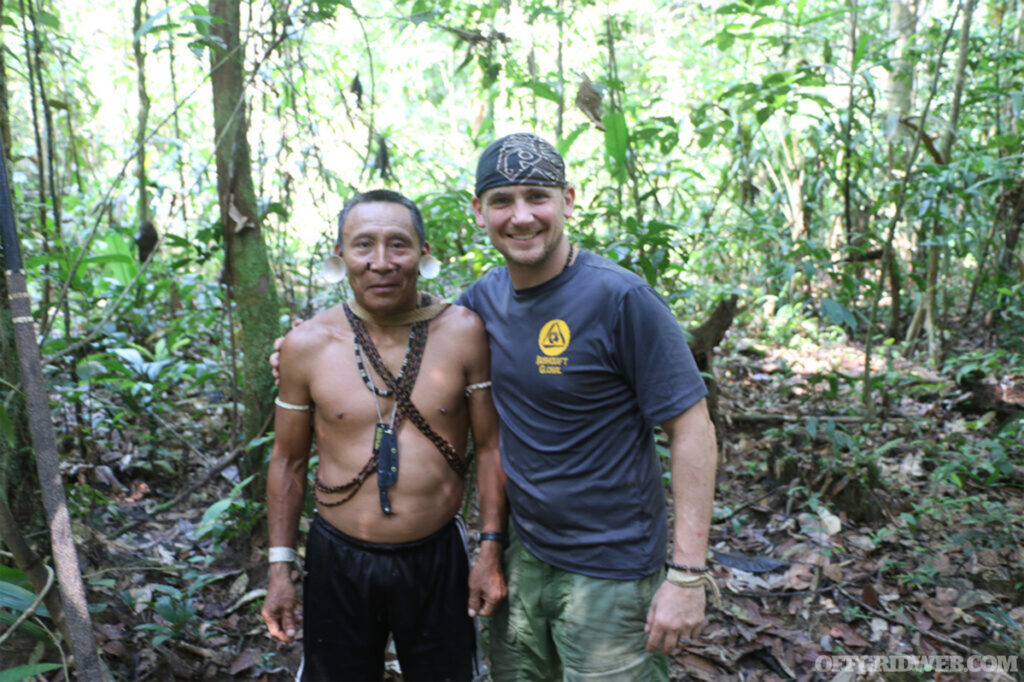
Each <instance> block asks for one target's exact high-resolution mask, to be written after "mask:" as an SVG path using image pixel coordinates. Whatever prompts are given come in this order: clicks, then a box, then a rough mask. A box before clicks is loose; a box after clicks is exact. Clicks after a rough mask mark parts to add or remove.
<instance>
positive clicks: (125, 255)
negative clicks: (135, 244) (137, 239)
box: [93, 232, 139, 286]
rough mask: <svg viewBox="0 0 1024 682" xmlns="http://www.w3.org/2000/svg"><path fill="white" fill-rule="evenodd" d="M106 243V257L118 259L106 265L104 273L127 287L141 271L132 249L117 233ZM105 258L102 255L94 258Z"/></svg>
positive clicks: (107, 239)
mask: <svg viewBox="0 0 1024 682" xmlns="http://www.w3.org/2000/svg"><path fill="white" fill-rule="evenodd" d="M106 241H107V253H106V254H105V255H106V256H116V258H114V259H112V260H111V261H109V262H107V263H106V267H105V268H104V273H105V274H106V275H107V276H108V277H113V278H114V279H116V280H117V281H118V282H120V283H121V285H122V286H127V285H128V283H129V282H131V281H132V278H133V277H135V273H136V272H138V269H139V268H138V266H137V265H136V264H135V259H134V258H133V257H132V248H131V246H129V244H128V240H127V239H125V238H124V237H123V236H122V235H121V234H119V233H117V232H114V233H111V234H108V235H107V236H106ZM103 257H104V256H102V255H100V256H93V258H103ZM100 262H103V261H100Z"/></svg>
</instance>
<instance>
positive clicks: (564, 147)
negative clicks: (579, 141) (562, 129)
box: [555, 123, 590, 156]
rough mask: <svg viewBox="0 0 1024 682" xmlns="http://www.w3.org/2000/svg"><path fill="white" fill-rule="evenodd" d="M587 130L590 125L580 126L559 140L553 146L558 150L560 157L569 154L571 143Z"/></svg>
mask: <svg viewBox="0 0 1024 682" xmlns="http://www.w3.org/2000/svg"><path fill="white" fill-rule="evenodd" d="M589 128H590V125H589V124H586V123H585V124H583V125H581V126H577V128H576V129H575V130H573V131H572V132H571V133H569V134H568V135H566V136H565V137H563V138H562V139H561V140H559V141H558V144H556V145H555V147H557V148H558V153H559V154H561V155H562V156H566V155H567V154H568V152H569V148H570V147H571V146H572V143H573V142H575V141H576V138H577V137H579V136H580V135H582V134H583V133H584V132H585V131H586V130H588V129H589Z"/></svg>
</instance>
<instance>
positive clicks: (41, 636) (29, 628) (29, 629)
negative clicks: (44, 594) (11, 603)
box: [0, 610, 50, 642]
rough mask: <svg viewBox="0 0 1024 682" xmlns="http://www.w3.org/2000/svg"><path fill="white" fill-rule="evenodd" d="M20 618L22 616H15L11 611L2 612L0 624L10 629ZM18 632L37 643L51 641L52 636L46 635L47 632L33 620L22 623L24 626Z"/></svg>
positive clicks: (0, 611) (0, 613) (0, 612)
mask: <svg viewBox="0 0 1024 682" xmlns="http://www.w3.org/2000/svg"><path fill="white" fill-rule="evenodd" d="M20 616H21V614H14V613H11V612H10V611H2V610H0V623H2V624H3V625H5V626H7V627H10V626H11V625H14V621H16V620H18V618H19V617H20ZM0 629H5V628H0ZM18 632H20V633H22V634H25V635H28V636H29V637H31V638H32V639H34V640H36V641H37V642H49V641H50V635H48V634H47V633H46V630H44V629H42V628H41V627H39V626H38V625H36V624H35V623H33V622H32V621H31V620H26V621H24V622H22V624H21V625H19V626H18Z"/></svg>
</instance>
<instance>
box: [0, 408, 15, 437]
mask: <svg viewBox="0 0 1024 682" xmlns="http://www.w3.org/2000/svg"><path fill="white" fill-rule="evenodd" d="M0 440H2V441H3V442H5V443H8V444H10V445H14V423H13V422H12V421H11V417H10V415H8V414H7V407H5V406H4V404H3V403H0Z"/></svg>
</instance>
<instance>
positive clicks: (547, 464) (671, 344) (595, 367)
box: [458, 251, 707, 579]
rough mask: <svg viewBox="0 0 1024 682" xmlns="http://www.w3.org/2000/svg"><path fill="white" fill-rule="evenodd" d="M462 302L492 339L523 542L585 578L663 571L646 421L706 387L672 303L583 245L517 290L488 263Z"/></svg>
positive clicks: (661, 517)
mask: <svg viewBox="0 0 1024 682" xmlns="http://www.w3.org/2000/svg"><path fill="white" fill-rule="evenodd" d="M458 302H459V303H460V304H461V305H464V306H466V307H468V308H470V309H472V310H474V311H476V313H477V314H478V315H480V317H481V318H483V321H484V324H485V325H486V326H487V333H488V335H489V337H490V346H491V379H492V381H493V382H494V385H493V389H492V394H493V396H494V402H495V405H496V406H497V409H498V414H499V415H500V417H501V428H500V436H501V457H502V465H503V468H504V470H505V473H506V474H507V475H508V487H507V491H508V498H509V506H510V510H511V516H512V520H513V522H514V523H515V526H516V532H517V533H518V535H519V538H520V539H521V541H522V542H523V544H524V545H525V546H526V548H527V549H528V550H530V552H531V553H533V554H534V555H535V556H537V557H538V558H539V559H541V560H542V561H545V562H547V563H549V564H551V565H553V566H557V567H559V568H563V569H566V570H569V571H573V572H576V573H581V574H583V575H589V576H594V577H598V578H612V579H634V578H641V577H643V576H647V575H651V574H652V573H654V572H655V571H657V570H658V568H659V567H660V566H661V564H662V563H663V562H664V561H665V543H666V536H667V521H666V518H665V492H664V487H663V483H662V470H661V466H660V463H659V461H658V458H657V456H656V454H655V450H654V438H653V431H652V429H653V427H654V426H655V425H656V424H660V423H662V422H664V421H666V420H668V419H670V418H672V417H675V416H677V415H678V414H680V413H682V412H684V411H686V409H688V408H689V407H691V406H692V405H694V404H695V403H696V402H697V401H698V400H700V399H701V398H703V397H704V396H705V395H706V394H707V389H706V388H705V386H704V382H703V380H702V379H701V377H700V373H699V372H698V370H697V366H696V364H695V363H694V360H693V355H692V354H691V353H690V349H689V347H688V346H687V344H686V338H685V336H684V334H683V332H682V330H681V329H680V327H679V323H678V322H677V321H676V319H675V318H674V317H673V316H672V313H671V311H670V310H669V307H668V305H667V304H666V303H665V302H664V301H663V300H662V299H661V297H660V296H658V294H657V293H655V291H654V290H653V289H652V288H651V287H650V286H649V285H648V284H647V283H646V282H644V281H643V280H641V279H640V278H639V277H637V276H636V275H634V274H633V273H631V272H628V271H627V270H624V269H623V268H621V267H619V266H617V265H615V264H614V263H612V262H611V261H609V260H607V259H605V258H602V257H600V256H597V255H595V254H592V253H590V252H588V251H581V252H580V255H579V258H577V260H576V262H575V263H573V265H572V266H571V267H570V268H568V269H567V270H566V271H564V272H562V273H561V274H560V275H558V276H557V277H555V278H554V279H551V280H548V281H547V282H545V283H543V284H541V285H539V286H536V287H532V288H529V289H522V290H519V291H516V290H515V289H514V288H513V287H512V282H511V280H510V278H509V274H508V270H507V269H506V268H497V269H494V270H491V271H490V272H488V273H487V274H485V275H484V276H483V277H481V278H480V279H479V280H477V281H476V282H475V283H474V284H473V285H472V286H471V287H469V289H467V290H466V292H465V293H464V294H463V295H462V296H461V297H460V299H459V301H458Z"/></svg>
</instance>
